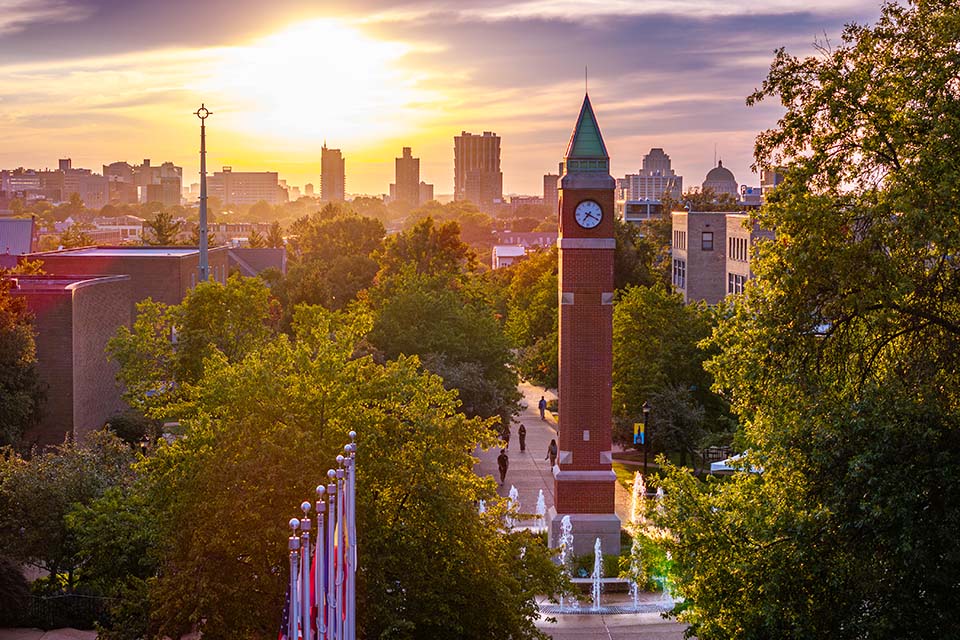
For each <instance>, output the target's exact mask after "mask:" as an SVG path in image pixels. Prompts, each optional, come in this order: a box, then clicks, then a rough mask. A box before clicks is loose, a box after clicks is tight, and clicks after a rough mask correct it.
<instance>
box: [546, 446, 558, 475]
mask: <svg viewBox="0 0 960 640" xmlns="http://www.w3.org/2000/svg"><path fill="white" fill-rule="evenodd" d="M547 458H550V468H551V469H552V468H554V467H555V466H557V441H556V440H551V441H550V446H549V447H547ZM547 458H544V460H546V459H547Z"/></svg>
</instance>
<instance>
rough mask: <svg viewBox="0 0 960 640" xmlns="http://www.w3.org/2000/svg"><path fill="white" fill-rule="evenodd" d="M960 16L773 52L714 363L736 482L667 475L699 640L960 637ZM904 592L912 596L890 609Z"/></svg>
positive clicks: (919, 11) (909, 21) (892, 13)
mask: <svg viewBox="0 0 960 640" xmlns="http://www.w3.org/2000/svg"><path fill="white" fill-rule="evenodd" d="M958 34H960V7H958V6H957V4H956V3H955V2H946V1H943V2H939V1H932V2H927V1H918V2H914V3H910V4H909V5H907V6H900V5H896V4H885V5H884V6H883V9H882V12H881V16H880V18H879V21H878V22H877V23H876V24H875V25H873V26H859V25H851V26H848V27H847V28H846V29H845V31H844V35H843V39H842V42H841V43H839V44H835V45H831V46H825V45H824V46H821V47H820V48H819V51H818V54H817V55H814V56H811V57H807V58H803V59H799V58H795V57H793V56H790V55H788V54H787V53H786V52H785V51H783V50H781V51H778V52H777V54H776V57H775V58H774V61H773V64H772V65H771V69H770V73H769V75H768V77H767V79H766V81H765V82H764V84H763V87H762V88H761V89H760V90H759V91H757V92H756V93H755V94H754V95H753V96H751V98H750V102H751V103H754V102H756V101H759V100H762V99H767V98H776V99H779V100H780V102H781V103H782V104H783V106H784V108H785V114H784V115H783V117H782V118H781V120H780V121H779V123H778V125H777V127H775V128H773V129H771V130H769V131H766V132H764V133H763V134H761V135H760V137H759V138H758V140H757V153H756V158H757V163H758V165H760V166H764V167H769V166H781V167H783V175H784V176H785V180H784V182H783V183H782V184H781V185H780V186H778V187H777V189H776V190H775V191H774V192H773V194H772V195H771V197H770V198H769V200H768V204H767V205H766V206H765V207H764V208H763V209H761V210H760V211H759V212H757V213H756V214H755V216H754V220H755V222H757V223H758V224H760V225H761V226H762V227H763V228H768V229H775V230H776V233H777V238H776V241H774V242H767V243H762V244H760V245H759V246H758V247H757V248H756V249H755V252H754V260H753V262H752V264H751V268H752V270H753V271H754V273H755V276H756V277H755V279H754V280H752V281H751V282H750V283H749V284H748V286H747V289H746V293H745V294H744V296H742V297H741V298H740V299H738V300H737V302H736V304H735V305H734V307H733V309H731V310H730V312H729V317H728V318H726V319H725V320H724V321H723V322H721V323H720V325H719V327H718V328H717V330H716V332H715V334H714V337H713V338H712V344H713V346H714V348H716V349H718V351H719V354H718V355H717V356H716V357H715V358H714V359H713V360H712V361H711V362H710V364H709V368H710V370H711V372H712V373H713V375H714V376H715V378H716V384H717V386H718V388H719V389H722V390H723V391H724V393H725V394H727V395H728V397H729V398H730V399H731V402H732V406H733V409H734V411H735V412H736V413H737V414H738V415H739V417H740V420H741V424H742V425H743V431H742V433H741V434H740V437H741V439H742V440H743V443H744V445H745V446H746V447H748V448H749V451H750V453H749V454H748V456H747V457H746V459H745V462H744V464H745V465H748V466H752V467H753V468H754V470H757V471H762V473H742V474H739V475H736V476H735V477H734V479H733V480H732V481H731V482H729V483H700V482H697V481H696V480H694V479H692V478H691V477H689V476H688V475H686V474H683V473H680V472H671V473H670V475H669V476H668V479H667V482H666V483H665V486H666V489H667V496H668V497H667V500H666V501H665V503H664V507H665V509H664V524H666V525H667V526H668V527H669V528H670V529H671V531H672V534H673V538H672V539H671V541H670V542H669V543H668V548H669V549H670V550H671V552H672V555H673V558H674V563H675V574H676V575H675V578H676V580H677V582H678V588H679V590H680V593H681V594H682V595H683V596H684V597H685V598H686V604H685V607H686V608H685V611H684V613H683V616H684V617H685V619H687V620H688V621H690V622H691V623H692V627H691V630H690V632H691V633H692V634H696V636H697V637H699V638H701V639H703V640H712V639H714V638H728V637H732V636H736V637H751V638H760V637H825V636H828V635H829V636H830V637H833V638H871V639H881V638H896V637H911V638H938V637H942V636H943V635H944V634H947V635H949V634H951V633H953V630H954V629H956V628H958V627H960V612H958V610H957V608H956V607H955V606H953V605H954V603H956V602H958V601H960V587H958V584H957V581H956V579H955V576H956V575H957V574H958V573H960V545H958V541H957V539H956V536H955V535H954V530H955V527H956V525H957V523H958V522H960V506H958V505H960V467H958V465H957V464H956V460H957V457H958V455H960V436H958V434H960V419H958V418H960V415H958V411H957V407H958V406H960V404H958V400H960V397H958V390H960V379H958V374H957V371H958V370H960V361H958V354H960V351H958V346H960V299H958V297H960V287H958V283H957V280H956V278H957V272H956V269H955V268H954V262H955V258H954V256H956V255H957V253H958V251H960V243H958V240H957V239H958V238H960V221H958V219H957V217H956V216H954V215H952V214H949V213H948V212H952V211H956V210H957V208H958V206H960V197H958V195H957V194H958V193H960V170H958V167H957V165H956V162H955V161H954V159H955V158H956V157H958V155H960V143H958V140H960V97H958V94H957V91H956V78H957V77H958V76H960V51H958V50H957V47H956V42H957V40H958ZM904 593H910V594H915V595H914V596H913V597H911V598H904V597H903V594H904Z"/></svg>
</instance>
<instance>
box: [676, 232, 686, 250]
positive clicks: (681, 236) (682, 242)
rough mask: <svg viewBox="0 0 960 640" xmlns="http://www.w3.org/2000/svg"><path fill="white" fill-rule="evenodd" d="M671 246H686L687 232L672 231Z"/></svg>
mask: <svg viewBox="0 0 960 640" xmlns="http://www.w3.org/2000/svg"><path fill="white" fill-rule="evenodd" d="M673 248H674V249H686V248H687V232H686V231H674V232H673Z"/></svg>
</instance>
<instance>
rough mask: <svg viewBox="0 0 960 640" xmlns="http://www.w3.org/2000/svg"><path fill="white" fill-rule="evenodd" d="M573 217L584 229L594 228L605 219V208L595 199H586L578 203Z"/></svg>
mask: <svg viewBox="0 0 960 640" xmlns="http://www.w3.org/2000/svg"><path fill="white" fill-rule="evenodd" d="M573 217H574V218H575V219H576V221H577V224H579V225H580V226H581V227H583V228H584V229H593V228H594V227H595V226H597V225H598V224H600V220H602V219H603V209H601V208H600V205H599V204H597V203H596V202H594V201H593V200H584V201H583V202H581V203H580V204H578V205H577V209H576V211H574V213H573Z"/></svg>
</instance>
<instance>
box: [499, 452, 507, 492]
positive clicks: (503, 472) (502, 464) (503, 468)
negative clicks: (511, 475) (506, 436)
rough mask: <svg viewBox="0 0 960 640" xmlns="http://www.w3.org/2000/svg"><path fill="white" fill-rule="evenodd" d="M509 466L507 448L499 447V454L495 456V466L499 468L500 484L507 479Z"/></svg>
mask: <svg viewBox="0 0 960 640" xmlns="http://www.w3.org/2000/svg"><path fill="white" fill-rule="evenodd" d="M509 466H510V458H508V457H507V450H506V449H500V455H499V456H497V468H498V469H500V485H501V486H503V481H504V480H506V479H507V467H509Z"/></svg>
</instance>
